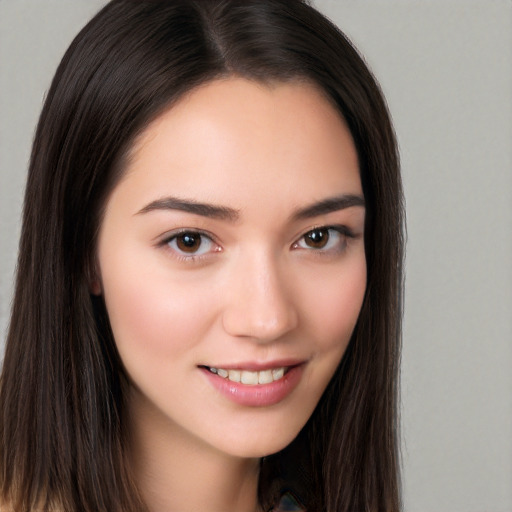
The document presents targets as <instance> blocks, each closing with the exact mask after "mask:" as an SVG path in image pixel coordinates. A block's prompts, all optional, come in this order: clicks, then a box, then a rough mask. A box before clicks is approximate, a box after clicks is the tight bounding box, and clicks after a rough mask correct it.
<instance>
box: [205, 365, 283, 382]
mask: <svg viewBox="0 0 512 512" xmlns="http://www.w3.org/2000/svg"><path fill="white" fill-rule="evenodd" d="M208 369H209V370H210V371H211V372H212V373H216V374H217V375H218V376H219V377H222V378H223V379H228V380H230V381H232V382H241V383H242V384H246V385H248V386H255V385H256V384H270V383H271V382H274V381H276V380H279V379H282V378H283V377H284V373H285V370H286V369H285V368H274V369H272V370H262V371H260V372H251V371H248V370H225V369H224V368H213V367H209V368H208Z"/></svg>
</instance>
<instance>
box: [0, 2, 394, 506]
mask: <svg viewBox="0 0 512 512" xmlns="http://www.w3.org/2000/svg"><path fill="white" fill-rule="evenodd" d="M230 75H236V76H242V77H245V78H248V79H251V80H257V81H263V82H272V81H281V82H282V81H290V80H306V81H309V82H312V83H314V84H316V85H317V86H318V87H319V88H320V90H322V91H323V92H324V93H325V95H326V96H327V97H328V98H329V100H330V101H331V102H332V104H333V105H334V106H335V107H336V108H337V109H338V111H339V112H340V114H341V115H342V116H343V118H344V119H345V120H346V122H347V124H348V126H349V128H350V131H351V133H352V137H353V139H354V142H355V145H356V148H357V151H358V156H359V162H360V172H361V180H362V185H363V192H364V196H365V201H366V205H367V218H366V228H365V248H366V258H367V276H368V280H367V290H366V295H365V299H364V303H363V307H362V310H361V313H360V317H359V320H358V323H357V326H356V329H355V331H354V334H353V336H352V339H351V341H350V344H349V346H348V349H347V351H346V353H345V355H344V357H343V360H342V362H341V364H340V366H339V368H338V370H337V372H336V374H335V376H334V378H333V379H332V381H331V383H330V384H329V387H328V389H327V390H326V392H325V394H324V396H323V397H322V400H321V402H320V404H319V405H318V407H317V408H316V410H315V412H314V414H313V416H312V418H311V419H310V420H309V421H308V423H307V424H306V426H305V427H304V429H303V431H302V432H301V434H300V435H299V436H298V438H297V439H296V440H295V441H294V442H293V443H292V444H291V445H290V446H289V447H288V448H286V449H285V450H283V451H282V452H280V453H278V454H275V455H272V456H269V457H267V458H265V459H264V460H263V461H262V468H261V478H260V499H261V503H262V504H263V505H264V506H265V507H269V506H271V504H272V502H273V500H275V497H276V495H277V493H279V492H282V490H283V489H286V488H289V489H290V490H293V491H295V492H296V493H298V494H299V495H300V497H301V499H302V500H303V501H304V502H305V504H306V505H307V507H308V510H309V511H311V512H312V511H326V512H343V511H344V512H359V511H361V512H363V511H365V512H366V511H371V512H377V511H382V512H384V511H386V512H394V511H398V510H399V509H400V485H399V462H398V440H397V438H398V419H397V418H398V405H397V404H398V366H399V358H400V356H399V354H400V324H401V308H402V304H401V301H402V296H401V290H402V258H403V205H402V191H401V183H400V174H399V162H398V155H397V149H396V142H395V137H394V133H393V129H392V126H391V122H390V119H389V114H388V111H387V107H386V104H385V101H384V99H383V96H382V94H381V92H380V89H379V87H378V85H377V83H376V81H375V79H374V78H373V76H372V74H371V73H370V71H369V70H368V68H367V66H366V65H365V63H364V62H363V60H362V58H361V57H360V56H359V55H358V53H357V51H356V50H355V49H354V48H353V46H352V45H351V44H350V42H349V41H348V40H347V38H346V37H345V36H344V35H343V34H342V32H340V30H339V29H337V28H336V27H335V26H334V25H333V24H332V23H331V22H329V21H328V20H327V19H326V18H325V17H323V16H322V15H321V14H320V13H318V12H317V11H316V10H314V9H313V8H312V7H311V6H309V5H308V4H307V3H306V2H305V1H301V0H167V1H165V0H142V1H140V0H113V1H112V2H110V3H109V4H107V5H106V6H105V7H104V8H103V9H102V10H101V11H100V12H99V13H98V14H97V15H96V16H95V17H94V18H93V19H92V20H91V21H90V22H89V23H88V24H87V25H86V27H85V28H84V29H83V30H82V31H81V32H80V33H79V34H78V36H77V37H76V38H75V40H74V41H73V42H72V44H71V46H70V48H69V49H68V51H67V52H66V54H65V56H64V58H63V60H62V62H61V64H60V66H59V68H58V70H57V72H56V75H55V78H54V80H53V82H52V85H51V88H50V90H49V92H48V95H47V98H46V101H45V104H44V108H43V111H42V114H41V117H40V120H39V124H38V128H37V132H36V136H35V140H34V145H33V151H32V157H31V162H30V169H29V175H28V183H27V188H26V196H25V205H24V216H23V228H22V236H21V242H20V249H19V261H18V268H17V280H16V288H15V297H14V303H13V308H12V316H11V322H10V327H9V332H8V337H7V345H6V353H5V359H4V367H3V372H2V376H1V381H0V410H1V420H0V499H2V500H3V501H5V502H7V503H10V504H11V506H12V508H13V509H14V510H16V511H28V510H36V509H37V510H45V511H46V510H54V509H58V510H66V511H67V512H79V511H80V512H82V511H87V512H98V511H108V512H121V511H123V512H140V511H141V510H145V506H144V504H143V502H142V500H141V499H140V496H139V494H138V493H137V491H136V486H135V485H134V482H133V481H132V479H131V477H130V470H129V466H128V465H127V464H126V461H125V453H126V445H127V443H128V440H127V439H126V433H127V428H126V425H125V409H126V406H125V403H124V395H125V394H124V389H125V377H124V376H123V372H122V366H121V363H120V360H119V356H118V353H117V351H116V347H115V342H114V340H113V337H112V333H111V330H110V327H109V322H108V316H107V313H106V310H105V306H104V304H103V302H102V299H101V298H98V297H94V296H91V294H90V292H89V282H90V275H91V268H92V267H93V266H94V258H95V248H96V235H97V232H98V228H99V225H100V222H101V218H102V209H103V207H104V205H105V202H106V199H107V197H108V194H109V192H110V191H111V190H112V188H113V187H114V186H115V184H116V182H117V180H118V179H119V176H120V174H121V173H122V170H123V158H124V157H125V156H126V154H127V152H128V151H129V148H130V146H131V144H132V143H133V140H134V138H135V137H136V136H137V134H139V133H140V132H141V131H142V130H143V129H144V128H145V127H146V126H147V125H148V123H149V122H150V121H151V120H152V119H154V118H155V117H156V116H157V115H158V114H159V113H161V112H162V111H163V110H164V109H166V108H169V106H171V105H172V104H173V103H175V102H176V101H178V100H179V99H180V97H181V96H182V95H183V94H184V93H186V92H187V91H190V90H191V89H192V88H194V87H196V86H197V85H199V84H202V83H205V82H208V81H210V80H213V79H215V78H218V77H226V76H230Z"/></svg>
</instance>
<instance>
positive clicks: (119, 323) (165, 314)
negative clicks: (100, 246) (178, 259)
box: [103, 261, 215, 360]
mask: <svg viewBox="0 0 512 512" xmlns="http://www.w3.org/2000/svg"><path fill="white" fill-rule="evenodd" d="M103 275H104V276H105V278H104V281H103V289H104V296H105V302H106V306H107V311H108V315H109V318H110V323H111V327H112V331H113V334H114V339H115V340H116V345H117V347H118V350H119V352H120V354H121V357H122V358H123V360H124V359H126V358H127V357H133V356H134V357H138V356H140V357H141V358H144V359H146V358H150V357H151V358H156V359H159V358H166V357H170V356H173V357H176V356H178V355H180V354H181V353H183V352H186V351H188V350H190V349H191V348H192V347H194V345H195V344H196V343H198V342H199V341H200V340H201V337H202V335H203V334H204V333H205V332H206V331H207V330H208V327H209V325H210V323H211V321H212V320H211V319H212V318H213V317H214V312H213V307H214V305H215V301H214V300H213V299H212V298H209V297H208V296H207V294H205V290H204V288H202V287H194V286H190V287H185V288H186V289H183V288H184V287H183V285H182V284H180V283H176V282H174V281H173V280H172V279H169V276H166V275H163V274H162V273H161V272H159V271H158V270H157V269H156V267H152V266H151V265H147V263H146V264H145V265H141V264H138V263H136V262H133V263H131V262H126V261H124V262H123V264H122V265H120V264H117V265H115V264H114V265H112V266H110V265H109V266H108V267H105V268H104V272H103ZM206 292H207V290H206ZM199 311H200V312H201V314H200V315H199V314H198V312H199Z"/></svg>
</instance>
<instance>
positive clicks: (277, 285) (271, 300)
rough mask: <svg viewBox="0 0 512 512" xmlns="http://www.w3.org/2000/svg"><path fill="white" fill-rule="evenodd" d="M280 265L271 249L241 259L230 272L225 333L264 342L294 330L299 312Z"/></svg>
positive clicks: (224, 317)
mask: <svg viewBox="0 0 512 512" xmlns="http://www.w3.org/2000/svg"><path fill="white" fill-rule="evenodd" d="M281 267H282V263H281V262H280V260H279V257H278V256H276V255H273V254H272V253H271V252H270V251H264V250H259V251H257V252H254V253H253V254H252V255H251V256H250V257H241V258H240V261H239V262H238V263H237V264H236V268H234V269H233V268H232V269H231V273H230V280H229V289H230V293H228V294H227V297H228V300H227V302H226V304H225V309H224V313H223V325H224V329H225V330H226V332H228V333H229V334H231V335H233V336H243V337H250V338H253V339H254V340H257V341H261V342H265V341H272V340H275V339H277V338H279V337H280V336H283V335H284V334H286V333H287V332H289V331H290V330H292V329H294V327H295V326H296V325H297V321H298V315H297V311H296V308H295V305H294V302H293V297H292V294H291V293H290V292H291V290H290V289H289V286H288V277H287V276H286V275H285V274H286V273H285V272H283V269H282V268H281Z"/></svg>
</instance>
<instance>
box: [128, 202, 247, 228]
mask: <svg viewBox="0 0 512 512" xmlns="http://www.w3.org/2000/svg"><path fill="white" fill-rule="evenodd" d="M154 210H181V211H183V212H187V213H193V214H194V215H201V216H202V217H211V218H214V219H220V220H228V221H231V222H234V221H236V220H237V219H238V218H239V212H238V211H237V210H234V209H232V208H228V207H226V206H217V205H214V204H208V203H199V202H197V201H194V200H191V199H180V198H177V197H164V198H162V199H157V200H156V201H153V202H151V203H149V204H148V205H146V206H145V207H144V208H142V210H139V211H138V212H137V214H141V213H148V212H151V211H154Z"/></svg>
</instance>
